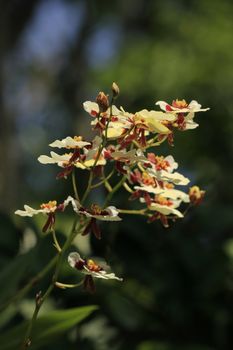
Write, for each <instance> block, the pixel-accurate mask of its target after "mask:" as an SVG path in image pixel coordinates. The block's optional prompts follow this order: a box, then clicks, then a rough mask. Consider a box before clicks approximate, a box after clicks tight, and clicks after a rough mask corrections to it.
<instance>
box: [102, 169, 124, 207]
mask: <svg viewBox="0 0 233 350" xmlns="http://www.w3.org/2000/svg"><path fill="white" fill-rule="evenodd" d="M126 179H127V176H126V175H124V176H122V178H121V180H120V181H119V182H118V183H117V184H116V185H115V186H114V187H113V189H112V191H111V192H109V194H108V195H107V197H106V200H105V202H104V205H103V207H104V208H105V207H106V206H107V204H108V203H109V202H110V200H111V199H112V196H113V195H114V194H115V193H116V192H117V191H118V190H119V189H120V188H121V186H122V185H123V183H124V182H125V180H126Z"/></svg>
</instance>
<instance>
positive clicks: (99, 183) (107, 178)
mask: <svg viewBox="0 0 233 350" xmlns="http://www.w3.org/2000/svg"><path fill="white" fill-rule="evenodd" d="M114 171H115V169H113V170H112V171H111V173H110V174H108V175H107V176H106V177H104V178H103V180H101V181H100V182H98V183H97V184H95V185H92V186H91V189H93V188H96V187H99V186H100V185H102V184H103V183H104V184H105V183H106V182H108V180H109V179H110V178H111V177H112V175H113V174H114Z"/></svg>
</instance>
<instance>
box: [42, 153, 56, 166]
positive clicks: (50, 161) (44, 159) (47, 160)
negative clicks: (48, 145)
mask: <svg viewBox="0 0 233 350" xmlns="http://www.w3.org/2000/svg"><path fill="white" fill-rule="evenodd" d="M38 161H39V162H40V163H41V164H55V163H56V161H55V160H54V159H53V158H51V157H48V156H46V155H41V156H39V157H38Z"/></svg>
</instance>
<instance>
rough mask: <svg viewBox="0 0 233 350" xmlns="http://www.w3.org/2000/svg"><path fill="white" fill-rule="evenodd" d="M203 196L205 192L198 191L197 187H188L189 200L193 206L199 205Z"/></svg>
mask: <svg viewBox="0 0 233 350" xmlns="http://www.w3.org/2000/svg"><path fill="white" fill-rule="evenodd" d="M204 195H205V191H202V190H200V188H199V187H198V186H193V187H190V189H189V199H190V202H191V203H192V204H193V205H199V204H200V203H201V202H202V200H203V198H204Z"/></svg>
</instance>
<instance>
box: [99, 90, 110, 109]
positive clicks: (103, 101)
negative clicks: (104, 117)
mask: <svg viewBox="0 0 233 350" xmlns="http://www.w3.org/2000/svg"><path fill="white" fill-rule="evenodd" d="M96 102H97V104H98V106H99V109H100V112H106V111H107V109H108V107H109V100H108V96H107V95H105V93H104V92H102V91H101V92H99V93H98V95H97V97H96Z"/></svg>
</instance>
